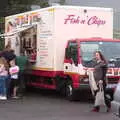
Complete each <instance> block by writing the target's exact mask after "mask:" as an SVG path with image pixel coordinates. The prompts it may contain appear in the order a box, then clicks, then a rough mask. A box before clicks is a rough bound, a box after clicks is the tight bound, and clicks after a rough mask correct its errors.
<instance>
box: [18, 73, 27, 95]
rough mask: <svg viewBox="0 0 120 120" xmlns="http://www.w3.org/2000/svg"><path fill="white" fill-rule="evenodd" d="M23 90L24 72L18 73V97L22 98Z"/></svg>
mask: <svg viewBox="0 0 120 120" xmlns="http://www.w3.org/2000/svg"><path fill="white" fill-rule="evenodd" d="M24 88H25V81H24V72H23V71H20V72H19V92H18V94H19V95H20V96H23V94H24Z"/></svg>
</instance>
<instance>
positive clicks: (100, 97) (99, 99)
mask: <svg viewBox="0 0 120 120" xmlns="http://www.w3.org/2000/svg"><path fill="white" fill-rule="evenodd" d="M99 105H105V97H104V90H103V84H101V83H100V84H99V91H98V92H97V93H96V96H95V106H99Z"/></svg>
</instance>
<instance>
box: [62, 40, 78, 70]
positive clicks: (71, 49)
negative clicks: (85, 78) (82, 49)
mask: <svg viewBox="0 0 120 120" xmlns="http://www.w3.org/2000/svg"><path fill="white" fill-rule="evenodd" d="M77 66H78V45H77V42H69V43H68V46H67V48H66V51H65V60H64V72H77V71H78V70H77V68H78V67H77Z"/></svg>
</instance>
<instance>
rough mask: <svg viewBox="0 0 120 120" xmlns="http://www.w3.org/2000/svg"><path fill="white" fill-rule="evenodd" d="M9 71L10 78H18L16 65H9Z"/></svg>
mask: <svg viewBox="0 0 120 120" xmlns="http://www.w3.org/2000/svg"><path fill="white" fill-rule="evenodd" d="M9 72H10V75H11V78H13V79H18V72H19V67H18V66H17V65H16V66H14V67H10V69H9Z"/></svg>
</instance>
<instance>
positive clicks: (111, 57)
mask: <svg viewBox="0 0 120 120" xmlns="http://www.w3.org/2000/svg"><path fill="white" fill-rule="evenodd" d="M80 49H81V56H82V63H83V65H84V66H86V67H92V65H93V54H94V52H95V51H98V50H99V51H101V52H102V54H103V55H104V56H105V58H106V60H107V61H108V63H109V64H108V65H110V64H111V63H112V67H113V66H114V67H120V42H81V43H80Z"/></svg>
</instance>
